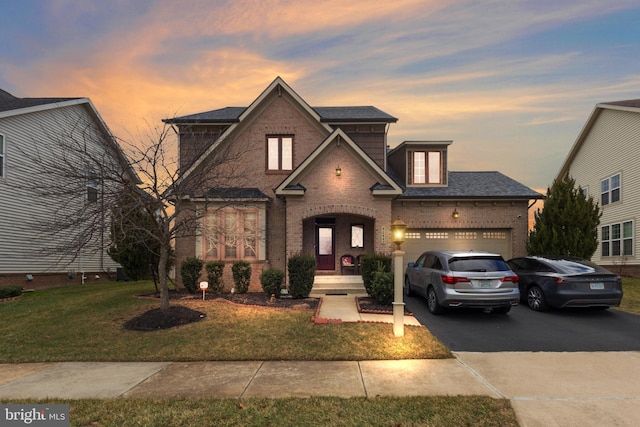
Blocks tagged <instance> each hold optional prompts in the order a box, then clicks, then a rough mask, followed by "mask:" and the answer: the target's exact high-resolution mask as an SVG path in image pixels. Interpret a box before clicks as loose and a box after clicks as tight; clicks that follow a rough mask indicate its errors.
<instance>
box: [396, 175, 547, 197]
mask: <svg viewBox="0 0 640 427" xmlns="http://www.w3.org/2000/svg"><path fill="white" fill-rule="evenodd" d="M423 197H429V198H443V199H447V198H492V199H495V198H524V199H540V198H542V195H541V194H540V193H538V192H536V191H533V190H532V189H530V188H529V187H527V186H525V185H522V184H520V183H519V182H517V181H514V180H513V179H511V178H509V177H507V176H505V175H503V174H501V173H500V172H449V177H448V186H446V187H407V188H405V189H404V193H403V194H402V196H400V198H401V199H402V198H423Z"/></svg>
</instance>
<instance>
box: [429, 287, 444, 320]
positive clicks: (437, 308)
mask: <svg viewBox="0 0 640 427" xmlns="http://www.w3.org/2000/svg"><path fill="white" fill-rule="evenodd" d="M427 308H428V309H429V311H430V312H431V314H441V313H442V312H443V311H444V308H443V307H442V306H441V305H440V303H439V302H438V295H437V294H436V290H435V289H433V286H429V288H428V289H427Z"/></svg>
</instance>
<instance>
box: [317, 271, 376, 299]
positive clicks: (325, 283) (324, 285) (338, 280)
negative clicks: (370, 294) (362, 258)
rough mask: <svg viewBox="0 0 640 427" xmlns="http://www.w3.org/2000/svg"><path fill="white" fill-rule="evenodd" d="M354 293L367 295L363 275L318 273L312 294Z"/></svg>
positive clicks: (355, 294) (354, 294)
mask: <svg viewBox="0 0 640 427" xmlns="http://www.w3.org/2000/svg"><path fill="white" fill-rule="evenodd" d="M324 295H353V296H366V295H367V291H366V290H365V289H364V282H363V281H362V276H359V275H350V276H346V275H345V276H327V275H316V277H315V280H314V281H313V288H312V289H311V294H310V296H314V297H319V296H324Z"/></svg>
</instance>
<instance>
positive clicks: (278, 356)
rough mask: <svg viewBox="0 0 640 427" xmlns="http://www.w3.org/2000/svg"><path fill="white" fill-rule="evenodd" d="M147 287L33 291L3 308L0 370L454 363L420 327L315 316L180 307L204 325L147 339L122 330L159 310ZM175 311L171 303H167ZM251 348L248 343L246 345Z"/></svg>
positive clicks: (224, 306)
mask: <svg viewBox="0 0 640 427" xmlns="http://www.w3.org/2000/svg"><path fill="white" fill-rule="evenodd" d="M153 290H154V287H153V284H152V283H150V282H134V283H126V282H125V283H122V282H121V283H107V284H91V285H83V286H71V287H65V288H57V289H48V290H39V291H35V292H32V293H26V294H24V295H23V296H22V297H21V298H19V299H16V300H13V301H6V302H3V303H1V304H0V336H2V340H3V345H2V346H1V347H0V363H16V362H52V361H56V362H60V361H198V360H381V359H432V358H449V357H452V356H451V353H450V352H449V350H448V349H447V348H446V347H445V346H444V345H443V344H442V343H441V342H440V341H438V340H437V339H436V338H435V337H433V336H432V335H431V334H430V333H429V331H428V330H427V329H425V328H422V327H410V326H407V327H405V336H404V337H394V336H393V333H392V325H390V324H382V323H342V324H328V325H316V324H314V323H313V322H311V317H312V316H313V314H314V313H313V312H311V311H295V310H276V309H271V308H266V307H248V306H247V307H244V306H235V305H231V304H228V303H225V302H216V301H204V302H203V301H192V302H183V303H181V304H184V305H187V306H189V307H190V308H193V309H195V310H198V311H202V312H204V313H206V317H205V318H204V320H202V321H200V322H197V323H192V324H189V325H185V326H180V327H177V328H172V329H166V330H158V331H152V332H134V331H127V330H125V329H123V324H124V323H125V322H126V321H127V320H129V319H131V318H133V317H135V316H136V315H139V314H141V313H143V312H145V311H147V310H150V309H152V308H157V307H159V301H157V300H149V299H140V298H134V297H133V296H134V295H136V294H142V293H148V292H150V291H153ZM173 304H177V303H173ZM248 343H250V344H248Z"/></svg>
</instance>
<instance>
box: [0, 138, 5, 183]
mask: <svg viewBox="0 0 640 427" xmlns="http://www.w3.org/2000/svg"><path fill="white" fill-rule="evenodd" d="M0 178H4V135H0Z"/></svg>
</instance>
